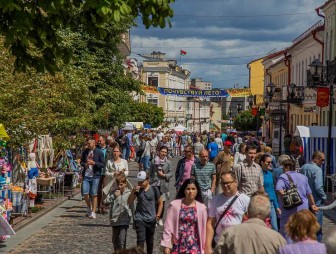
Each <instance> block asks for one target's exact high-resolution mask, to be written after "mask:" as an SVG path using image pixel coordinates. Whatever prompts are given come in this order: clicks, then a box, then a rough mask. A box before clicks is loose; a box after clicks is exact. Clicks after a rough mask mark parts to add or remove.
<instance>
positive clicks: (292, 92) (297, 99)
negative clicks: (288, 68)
mask: <svg viewBox="0 0 336 254" xmlns="http://www.w3.org/2000/svg"><path fill="white" fill-rule="evenodd" d="M288 87H289V90H288V99H287V100H283V99H282V95H281V98H280V100H279V103H280V104H279V107H280V116H278V115H276V116H272V119H273V120H274V123H279V127H280V128H279V129H280V132H279V155H281V151H282V122H283V120H284V119H283V118H284V116H283V111H282V106H283V103H294V104H298V105H301V104H302V96H296V93H297V92H298V91H300V93H301V88H302V87H297V86H296V85H295V84H294V83H292V84H289V85H288ZM266 91H267V97H268V98H267V97H266V98H267V101H265V105H266V103H267V106H268V104H269V102H270V101H272V98H273V96H274V94H275V92H276V87H275V85H274V84H273V83H272V82H271V83H269V84H268V85H267V86H266ZM277 92H282V90H281V89H280V91H279V90H277Z"/></svg>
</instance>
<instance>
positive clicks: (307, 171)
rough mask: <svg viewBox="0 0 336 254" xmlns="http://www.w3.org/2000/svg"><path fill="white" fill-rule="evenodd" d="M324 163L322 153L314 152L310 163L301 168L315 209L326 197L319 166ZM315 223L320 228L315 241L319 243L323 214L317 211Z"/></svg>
mask: <svg viewBox="0 0 336 254" xmlns="http://www.w3.org/2000/svg"><path fill="white" fill-rule="evenodd" d="M323 163H324V153H323V152H321V151H315V152H314V153H313V157H312V161H311V162H308V163H306V164H304V165H303V166H302V168H301V173H302V174H304V175H305V176H306V177H307V178H308V184H309V187H310V189H311V190H312V194H313V197H314V200H315V204H316V206H317V207H319V206H321V205H322V204H323V202H324V201H325V200H326V199H327V196H326V194H325V192H324V190H323V173H322V169H321V166H322V164H323ZM316 216H317V221H318V223H319V224H320V226H321V228H320V230H319V231H318V232H317V240H318V241H319V242H321V240H322V222H323V212H322V211H318V212H317V213H316Z"/></svg>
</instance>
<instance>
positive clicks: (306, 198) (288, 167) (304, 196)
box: [275, 160, 318, 238]
mask: <svg viewBox="0 0 336 254" xmlns="http://www.w3.org/2000/svg"><path fill="white" fill-rule="evenodd" d="M283 167H284V174H282V175H281V176H280V177H279V179H278V181H277V183H276V188H275V190H276V191H277V192H278V196H279V201H280V202H279V203H280V209H281V218H280V231H279V232H280V233H281V234H282V235H283V236H284V237H285V236H286V233H285V225H286V223H287V221H288V219H289V217H290V216H291V215H292V214H294V213H296V212H298V211H301V210H304V209H309V208H311V209H312V210H313V211H314V212H316V211H318V208H317V207H316V205H315V201H314V197H313V195H312V191H311V189H310V187H309V184H308V178H307V177H306V176H304V175H303V174H300V173H298V172H296V171H295V169H296V168H295V162H294V161H293V160H287V161H284V163H283ZM290 179H291V180H292V181H293V183H294V184H295V186H296V188H297V193H298V194H299V196H300V198H301V200H302V204H301V205H298V206H295V207H293V208H291V209H284V208H283V202H282V196H283V195H284V194H285V191H286V190H287V189H289V188H290ZM287 238H288V237H287Z"/></svg>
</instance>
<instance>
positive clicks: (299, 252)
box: [279, 210, 327, 254]
mask: <svg viewBox="0 0 336 254" xmlns="http://www.w3.org/2000/svg"><path fill="white" fill-rule="evenodd" d="M319 228H320V225H319V223H318V222H317V220H316V216H315V215H314V214H312V213H311V212H310V211H309V210H301V211H299V212H297V213H294V214H292V215H291V216H290V217H289V220H288V222H287V223H286V233H287V235H288V236H289V237H290V238H291V239H292V240H293V242H294V243H292V244H288V245H285V246H282V247H280V249H279V254H327V250H326V246H325V245H324V244H323V243H319V242H318V241H316V233H317V231H318V230H319Z"/></svg>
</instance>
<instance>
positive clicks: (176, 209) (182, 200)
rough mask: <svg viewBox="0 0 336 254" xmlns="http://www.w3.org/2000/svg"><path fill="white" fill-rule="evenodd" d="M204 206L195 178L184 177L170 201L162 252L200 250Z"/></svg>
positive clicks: (195, 251)
mask: <svg viewBox="0 0 336 254" xmlns="http://www.w3.org/2000/svg"><path fill="white" fill-rule="evenodd" d="M206 220H207V208H206V206H205V205H204V204H203V203H202V195H201V189H200V187H199V185H198V183H197V181H196V180H195V179H192V178H189V179H187V180H186V181H184V183H183V185H182V186H181V188H180V189H179V192H178V193H177V196H176V199H175V200H173V201H172V202H170V205H169V208H168V210H167V218H166V221H165V223H164V230H163V236H162V240H161V246H162V247H163V248H164V254H180V253H204V248H205V229H206Z"/></svg>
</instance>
